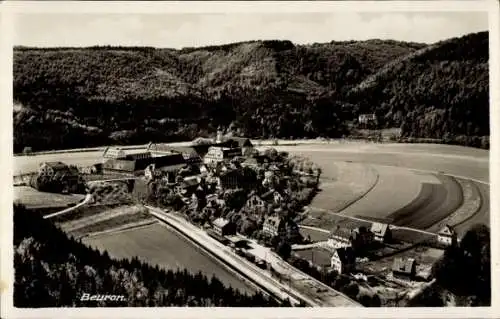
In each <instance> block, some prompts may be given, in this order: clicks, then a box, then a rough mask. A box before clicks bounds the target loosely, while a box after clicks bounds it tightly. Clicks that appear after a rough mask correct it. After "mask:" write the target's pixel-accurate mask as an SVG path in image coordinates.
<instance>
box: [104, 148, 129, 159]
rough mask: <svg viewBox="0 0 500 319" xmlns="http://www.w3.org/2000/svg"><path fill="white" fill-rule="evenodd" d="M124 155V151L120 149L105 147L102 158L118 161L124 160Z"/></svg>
mask: <svg viewBox="0 0 500 319" xmlns="http://www.w3.org/2000/svg"><path fill="white" fill-rule="evenodd" d="M126 155H127V154H126V153H125V151H124V150H122V149H121V148H120V147H106V149H105V150H104V153H103V154H102V157H104V158H115V159H119V158H125V156H126Z"/></svg>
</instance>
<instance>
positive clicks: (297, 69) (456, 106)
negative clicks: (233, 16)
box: [14, 32, 489, 152]
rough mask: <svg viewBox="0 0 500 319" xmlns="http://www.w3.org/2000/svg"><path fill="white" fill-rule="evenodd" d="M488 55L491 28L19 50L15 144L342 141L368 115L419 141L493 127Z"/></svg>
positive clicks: (47, 146)
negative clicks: (338, 38) (449, 34)
mask: <svg viewBox="0 0 500 319" xmlns="http://www.w3.org/2000/svg"><path fill="white" fill-rule="evenodd" d="M487 61H488V34H487V32H483V33H477V34H471V35H467V36H465V37H462V38H457V39H450V40H447V41H444V42H441V43H436V44H434V45H431V46H427V45H424V44H417V43H404V42H397V41H382V40H369V41H349V42H330V43H322V44H312V45H295V44H293V43H291V42H289V41H251V42H242V43H233V44H228V45H222V46H212V47H202V48H185V49H182V50H172V49H155V48H148V47H146V48H124V47H91V48H78V49H75V48H58V49H43V48H42V49H40V48H24V47H18V48H16V49H15V51H14V98H15V110H14V125H15V130H14V132H15V139H14V147H15V151H16V152H19V151H21V150H22V149H23V148H24V147H25V146H31V147H32V148H33V149H34V150H41V149H61V148H70V147H84V146H93V145H103V144H119V143H146V142H148V141H151V140H155V141H174V140H186V139H192V138H194V137H196V136H199V135H209V134H212V133H213V132H214V131H215V129H216V128H217V127H218V126H219V125H222V126H224V127H229V128H230V129H231V130H233V131H234V132H236V133H237V134H240V135H246V136H249V137H254V138H272V137H279V138H302V137H309V138H312V137H318V136H322V137H340V136H346V135H349V133H350V127H351V126H350V125H348V124H349V123H351V122H352V121H355V119H356V118H357V116H358V115H359V114H360V113H366V112H375V113H376V114H377V115H378V116H379V118H380V119H381V127H394V126H396V127H399V126H401V128H402V134H403V135H404V136H408V137H410V136H411V137H429V138H439V139H444V138H448V139H449V140H450V141H452V140H456V139H457V136H458V135H469V136H472V135H477V136H481V135H489V126H488V122H489V116H488V63H487ZM462 139H463V138H462ZM460 142H461V143H462V144H471V143H472V142H471V141H470V140H466V139H465V140H463V141H460Z"/></svg>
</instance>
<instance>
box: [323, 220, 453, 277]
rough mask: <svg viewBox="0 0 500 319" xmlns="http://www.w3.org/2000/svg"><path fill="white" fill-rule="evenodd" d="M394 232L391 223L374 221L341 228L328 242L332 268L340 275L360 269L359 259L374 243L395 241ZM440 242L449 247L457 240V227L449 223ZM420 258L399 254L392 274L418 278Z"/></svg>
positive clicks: (439, 233) (336, 229)
mask: <svg viewBox="0 0 500 319" xmlns="http://www.w3.org/2000/svg"><path fill="white" fill-rule="evenodd" d="M391 238H392V233H391V228H390V225H389V224H384V223H378V222H374V223H372V225H371V227H370V229H367V228H366V227H358V228H355V229H352V230H351V229H345V228H340V227H337V228H335V229H334V230H333V231H332V232H331V233H330V236H329V238H328V241H327V245H326V247H325V248H327V249H328V250H329V251H331V253H332V256H331V260H330V267H331V268H332V269H333V270H335V271H336V272H338V273H339V274H349V273H351V272H353V271H354V270H355V268H356V260H357V258H358V257H361V256H360V255H363V252H365V251H366V249H370V247H373V244H376V243H378V244H384V243H388V242H390V241H391ZM437 243H438V244H439V245H440V246H441V247H449V246H452V245H455V244H456V243H457V234H456V232H455V231H454V229H453V228H452V227H451V226H449V225H446V226H444V227H443V228H442V229H441V230H440V231H439V232H438V234H437ZM416 268H417V260H416V259H415V258H402V257H398V258H395V259H394V260H393V265H392V274H393V276H394V277H397V278H402V279H406V280H412V279H414V278H415V277H416Z"/></svg>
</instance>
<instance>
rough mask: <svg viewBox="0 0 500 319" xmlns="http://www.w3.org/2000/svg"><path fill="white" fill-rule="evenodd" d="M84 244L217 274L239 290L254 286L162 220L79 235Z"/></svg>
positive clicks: (120, 255)
mask: <svg viewBox="0 0 500 319" xmlns="http://www.w3.org/2000/svg"><path fill="white" fill-rule="evenodd" d="M82 241H83V242H84V243H85V244H88V245H90V246H92V247H96V248H98V249H99V250H106V251H107V252H108V253H109V255H110V256H112V257H115V258H131V257H135V256H137V257H139V258H140V259H141V260H144V261H146V262H148V263H150V264H152V265H155V264H158V266H159V267H162V268H165V269H177V268H179V269H183V268H186V269H188V271H191V272H193V273H196V272H199V271H201V272H202V273H204V274H205V275H206V276H208V277H211V276H212V275H215V276H217V277H218V278H219V279H220V280H221V281H222V282H223V283H224V284H226V285H228V286H231V287H233V288H235V289H239V290H241V291H243V292H247V293H253V292H254V289H253V288H251V287H249V286H248V285H246V284H245V283H244V282H243V281H242V280H241V279H239V278H236V277H235V276H234V275H233V274H231V273H230V272H229V271H227V270H226V269H225V268H223V267H222V266H221V265H219V264H218V263H217V262H216V261H214V260H213V259H212V258H211V257H209V256H208V255H206V253H205V252H203V251H202V250H201V249H199V248H197V247H195V246H194V245H193V244H192V243H191V242H189V241H188V240H187V239H186V238H184V237H183V236H182V235H180V234H178V233H177V232H175V231H174V230H173V229H171V228H170V227H168V226H166V225H165V224H160V223H156V224H152V225H148V226H144V227H140V228H135V229H130V230H124V231H120V232H116V233H112V234H103V235H97V236H92V237H87V238H84V239H82Z"/></svg>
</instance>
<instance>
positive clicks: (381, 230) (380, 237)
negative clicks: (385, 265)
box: [370, 222, 392, 243]
mask: <svg viewBox="0 0 500 319" xmlns="http://www.w3.org/2000/svg"><path fill="white" fill-rule="evenodd" d="M370 231H371V232H372V233H373V235H374V239H375V240H376V241H379V242H382V243H385V242H387V241H389V240H391V238H392V234H391V229H390V228H389V225H388V224H383V223H377V222H375V223H373V224H372V226H371V228H370Z"/></svg>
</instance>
